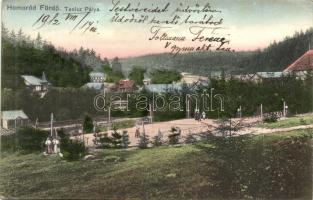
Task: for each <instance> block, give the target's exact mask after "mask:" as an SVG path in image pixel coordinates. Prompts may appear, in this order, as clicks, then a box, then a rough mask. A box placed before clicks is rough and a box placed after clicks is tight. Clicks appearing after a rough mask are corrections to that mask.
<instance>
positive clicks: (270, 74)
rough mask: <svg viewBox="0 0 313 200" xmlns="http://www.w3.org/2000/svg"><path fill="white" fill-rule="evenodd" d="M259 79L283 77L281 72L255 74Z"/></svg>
mask: <svg viewBox="0 0 313 200" xmlns="http://www.w3.org/2000/svg"><path fill="white" fill-rule="evenodd" d="M256 74H257V75H258V76H260V77H261V78H280V77H282V76H283V74H284V73H283V72H257V73H256Z"/></svg>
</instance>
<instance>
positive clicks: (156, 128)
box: [80, 118, 259, 146]
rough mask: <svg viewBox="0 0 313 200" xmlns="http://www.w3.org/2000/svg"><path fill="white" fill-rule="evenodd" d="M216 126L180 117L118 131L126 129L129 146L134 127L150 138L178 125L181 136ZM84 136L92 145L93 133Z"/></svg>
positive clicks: (133, 140) (134, 140) (209, 121)
mask: <svg viewBox="0 0 313 200" xmlns="http://www.w3.org/2000/svg"><path fill="white" fill-rule="evenodd" d="M238 120H239V119H234V122H235V121H238ZM258 120H259V118H247V119H244V120H243V123H244V124H246V125H249V124H252V123H255V122H257V121H258ZM217 126H218V122H217V121H216V120H212V119H206V120H202V121H196V120H194V119H180V120H173V121H167V122H156V123H153V124H145V125H144V126H142V125H137V126H134V127H132V128H126V129H120V130H118V131H119V132H122V131H123V130H126V131H127V133H128V135H129V139H130V142H131V144H130V146H136V145H137V144H138V140H139V139H138V138H136V137H135V132H136V128H139V131H140V133H141V134H142V133H143V130H144V131H145V134H146V135H148V136H149V138H150V139H152V137H154V136H156V135H157V134H158V132H161V133H162V135H163V138H164V139H166V138H167V135H168V134H170V133H171V132H170V130H171V128H172V127H179V128H180V129H181V137H185V136H186V135H188V134H197V133H203V132H207V131H214V129H215V128H216V127H217ZM84 137H85V143H86V144H87V146H93V142H92V141H93V139H94V136H93V134H85V136H84ZM80 138H81V136H80Z"/></svg>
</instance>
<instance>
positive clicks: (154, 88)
mask: <svg viewBox="0 0 313 200" xmlns="http://www.w3.org/2000/svg"><path fill="white" fill-rule="evenodd" d="M145 88H146V89H147V90H149V91H151V92H157V93H163V92H167V91H174V90H181V89H182V84H150V85H146V86H145Z"/></svg>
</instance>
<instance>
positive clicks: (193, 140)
mask: <svg viewBox="0 0 313 200" xmlns="http://www.w3.org/2000/svg"><path fill="white" fill-rule="evenodd" d="M196 142H197V138H196V137H195V136H194V135H193V134H188V135H187V137H186V138H185V143H186V144H194V143H196Z"/></svg>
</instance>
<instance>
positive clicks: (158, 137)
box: [152, 134, 163, 147]
mask: <svg viewBox="0 0 313 200" xmlns="http://www.w3.org/2000/svg"><path fill="white" fill-rule="evenodd" d="M162 138H163V136H162V135H161V134H158V135H156V136H154V137H153V141H152V145H153V146H155V147H158V146H162V144H163V141H162Z"/></svg>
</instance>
